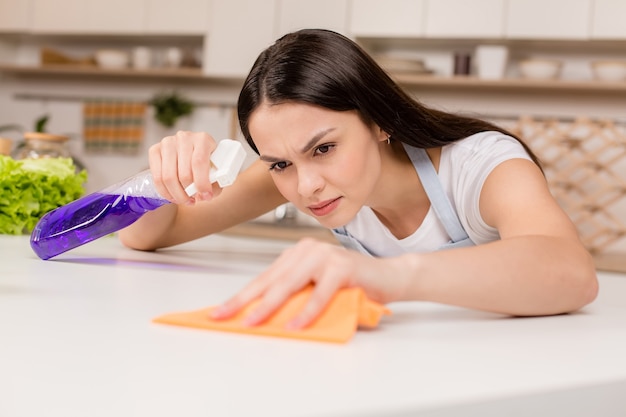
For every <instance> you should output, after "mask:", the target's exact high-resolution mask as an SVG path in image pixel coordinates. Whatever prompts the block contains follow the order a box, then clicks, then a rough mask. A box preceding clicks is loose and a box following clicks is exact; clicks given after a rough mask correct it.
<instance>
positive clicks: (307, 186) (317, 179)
mask: <svg viewBox="0 0 626 417" xmlns="http://www.w3.org/2000/svg"><path fill="white" fill-rule="evenodd" d="M324 183H325V180H324V177H323V176H322V175H321V174H320V173H319V172H318V171H317V170H316V169H315V168H313V167H310V168H309V167H299V168H298V193H299V194H300V195H301V196H303V197H310V196H312V195H315V194H316V193H318V192H320V191H321V190H322V189H323V188H324Z"/></svg>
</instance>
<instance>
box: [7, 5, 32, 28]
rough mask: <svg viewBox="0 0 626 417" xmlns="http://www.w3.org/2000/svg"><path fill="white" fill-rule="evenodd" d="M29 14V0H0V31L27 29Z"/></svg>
mask: <svg viewBox="0 0 626 417" xmlns="http://www.w3.org/2000/svg"><path fill="white" fill-rule="evenodd" d="M30 15H31V1H30V0H0V32H25V31H27V30H28V28H29V26H30Z"/></svg>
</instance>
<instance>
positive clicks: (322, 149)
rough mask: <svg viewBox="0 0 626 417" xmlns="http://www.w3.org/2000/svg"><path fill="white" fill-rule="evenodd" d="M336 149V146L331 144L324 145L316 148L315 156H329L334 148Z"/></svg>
mask: <svg viewBox="0 0 626 417" xmlns="http://www.w3.org/2000/svg"><path fill="white" fill-rule="evenodd" d="M334 147H335V145H332V144H329V143H325V144H323V145H320V146H318V147H317V148H315V154H316V155H319V154H321V155H324V154H327V153H328V152H330V151H331V150H332V149H333V148H334Z"/></svg>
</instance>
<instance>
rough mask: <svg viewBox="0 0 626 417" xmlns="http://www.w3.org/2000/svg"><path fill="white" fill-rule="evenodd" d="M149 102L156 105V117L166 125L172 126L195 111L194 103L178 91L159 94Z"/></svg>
mask: <svg viewBox="0 0 626 417" xmlns="http://www.w3.org/2000/svg"><path fill="white" fill-rule="evenodd" d="M149 104H150V105H151V106H153V107H154V110H155V112H154V118H155V119H156V120H157V121H158V122H159V123H160V124H161V125H163V126H164V127H166V128H172V127H174V126H175V125H176V122H177V121H178V120H179V119H180V118H181V117H184V116H189V115H191V114H192V113H193V111H194V107H195V106H194V104H193V103H192V102H191V101H190V100H188V99H187V98H185V97H183V96H182V95H180V94H178V93H176V92H170V93H160V94H157V95H156V96H155V97H154V98H152V100H150V102H149Z"/></svg>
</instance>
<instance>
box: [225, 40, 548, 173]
mask: <svg viewBox="0 0 626 417" xmlns="http://www.w3.org/2000/svg"><path fill="white" fill-rule="evenodd" d="M264 100H265V101H267V102H269V103H272V104H279V103H284V102H289V101H293V102H300V103H307V104H312V105H316V106H321V107H324V108H327V109H330V110H335V111H349V110H355V111H357V113H358V114H359V116H360V117H361V118H362V120H363V121H364V122H365V123H366V124H372V123H375V124H376V125H378V126H379V127H380V128H381V129H383V130H384V131H385V132H387V133H388V134H390V135H391V137H392V139H393V140H398V141H401V142H404V143H407V144H409V145H412V146H415V147H419V148H434V147H439V146H444V145H446V144H449V143H451V142H455V141H458V140H460V139H463V138H465V137H467V136H470V135H473V134H475V133H479V132H483V131H488V130H493V131H499V132H502V133H504V134H507V135H510V136H512V137H516V136H515V135H513V134H512V133H510V132H508V131H506V130H505V129H502V128H501V127H499V126H496V125H494V124H492V123H489V122H487V121H484V120H480V119H477V118H473V117H467V116H461V115H458V114H453V113H447V112H444V111H440V110H435V109H432V108H428V107H426V106H424V105H422V104H421V103H419V101H418V100H416V99H414V98H412V97H410V96H409V95H408V94H407V93H406V92H405V91H404V90H403V89H402V88H400V87H399V86H398V84H396V83H395V82H394V81H393V80H392V79H391V78H390V77H389V75H387V73H386V72H385V71H384V70H383V69H382V68H381V67H380V66H379V65H378V64H377V63H376V62H375V61H374V59H373V58H372V57H371V56H370V55H368V54H367V53H366V52H365V51H364V50H363V49H362V48H361V47H360V46H359V45H357V44H356V43H355V42H353V41H351V40H350V39H348V38H346V37H345V36H343V35H341V34H339V33H336V32H332V31H329V30H323V29H305V30H300V31H297V32H293V33H290V34H287V35H285V36H283V37H281V38H280V39H278V40H277V41H276V42H275V43H274V44H273V45H272V46H270V47H269V48H267V49H266V50H265V51H263V52H262V53H261V54H260V55H259V57H258V58H257V60H256V62H255V63H254V65H253V66H252V69H251V70H250V73H249V74H248V77H247V78H246V80H245V82H244V85H243V88H242V89H241V92H240V94H239V100H238V104H237V112H238V116H239V124H240V127H241V131H242V132H243V134H244V136H245V138H246V140H247V142H248V144H250V146H251V147H252V149H254V151H255V152H257V153H258V150H257V148H256V145H255V144H254V139H253V138H252V137H251V135H250V130H249V128H248V119H249V118H250V116H251V115H252V112H254V110H255V109H256V108H257V107H258V106H259V105H260V104H261V103H262V102H263V101H264ZM516 139H518V140H519V138H517V137H516ZM520 143H522V145H523V146H524V148H526V150H527V151H528V153H529V154H530V156H531V157H532V158H533V159H534V160H535V162H537V163H538V161H537V158H536V157H535V155H534V154H533V153H532V152H531V151H530V149H528V147H527V146H526V145H525V144H524V143H523V142H522V141H521V140H520Z"/></svg>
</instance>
